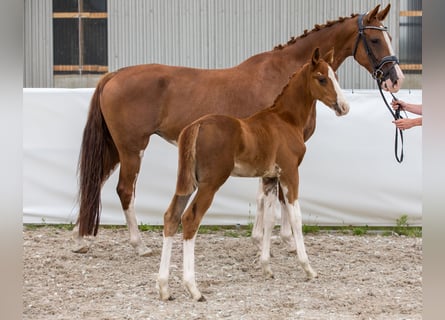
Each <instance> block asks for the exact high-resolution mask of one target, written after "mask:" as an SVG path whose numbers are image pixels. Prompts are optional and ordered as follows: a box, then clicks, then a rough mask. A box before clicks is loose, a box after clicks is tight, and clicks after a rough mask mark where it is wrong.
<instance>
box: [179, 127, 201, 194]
mask: <svg viewBox="0 0 445 320" xmlns="http://www.w3.org/2000/svg"><path fill="white" fill-rule="evenodd" d="M199 128H200V124H199V123H196V124H192V125H189V126H188V127H186V128H185V129H184V130H183V131H182V132H181V134H180V136H179V139H178V154H179V156H178V180H177V182H176V194H177V195H183V196H185V195H190V194H192V193H193V191H195V190H196V188H197V186H198V181H197V177H196V140H197V139H198V134H199Z"/></svg>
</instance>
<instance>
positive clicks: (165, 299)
mask: <svg viewBox="0 0 445 320" xmlns="http://www.w3.org/2000/svg"><path fill="white" fill-rule="evenodd" d="M161 300H162V301H173V300H175V297H174V296H168V297H161Z"/></svg>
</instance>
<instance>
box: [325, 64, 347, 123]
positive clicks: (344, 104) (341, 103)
mask: <svg viewBox="0 0 445 320" xmlns="http://www.w3.org/2000/svg"><path fill="white" fill-rule="evenodd" d="M328 76H329V78H330V79H331V80H332V83H333V84H334V88H335V92H336V93H337V104H338V106H339V107H340V109H341V110H342V114H339V113H337V111H336V114H337V116H340V115H345V114H347V113H348V111H349V104H348V102H346V99H345V96H344V95H343V90H342V89H341V88H340V85H339V84H338V81H337V78H336V77H335V73H334V70H332V68H331V67H329V69H328Z"/></svg>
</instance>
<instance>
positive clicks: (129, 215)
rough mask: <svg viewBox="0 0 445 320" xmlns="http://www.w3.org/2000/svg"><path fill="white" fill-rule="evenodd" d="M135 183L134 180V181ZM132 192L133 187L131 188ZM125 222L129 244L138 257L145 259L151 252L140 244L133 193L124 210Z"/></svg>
mask: <svg viewBox="0 0 445 320" xmlns="http://www.w3.org/2000/svg"><path fill="white" fill-rule="evenodd" d="M135 181H136V179H135ZM133 190H134V187H133ZM124 214H125V220H126V221H127V226H128V231H129V232H130V244H131V245H132V246H133V248H135V250H136V251H137V253H138V254H139V256H141V257H147V256H149V255H151V254H152V250H151V249H149V248H147V247H146V246H145V245H144V244H143V243H142V238H141V233H140V232H139V228H138V222H137V220H136V213H135V210H134V192H133V195H132V196H131V201H130V204H129V206H128V209H127V210H124Z"/></svg>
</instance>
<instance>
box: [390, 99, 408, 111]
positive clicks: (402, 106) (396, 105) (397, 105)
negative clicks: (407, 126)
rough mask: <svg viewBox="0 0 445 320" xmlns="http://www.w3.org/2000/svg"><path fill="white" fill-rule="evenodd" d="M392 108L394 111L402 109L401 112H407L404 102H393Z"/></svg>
mask: <svg viewBox="0 0 445 320" xmlns="http://www.w3.org/2000/svg"><path fill="white" fill-rule="evenodd" d="M391 106H392V108H393V109H394V110H397V109H399V108H400V110H405V107H406V102H404V101H402V100H393V101H391Z"/></svg>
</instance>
